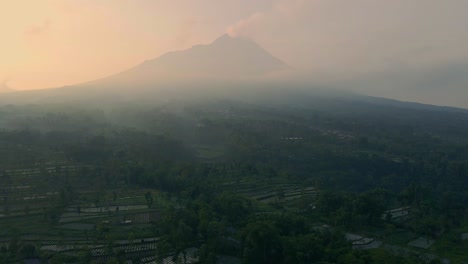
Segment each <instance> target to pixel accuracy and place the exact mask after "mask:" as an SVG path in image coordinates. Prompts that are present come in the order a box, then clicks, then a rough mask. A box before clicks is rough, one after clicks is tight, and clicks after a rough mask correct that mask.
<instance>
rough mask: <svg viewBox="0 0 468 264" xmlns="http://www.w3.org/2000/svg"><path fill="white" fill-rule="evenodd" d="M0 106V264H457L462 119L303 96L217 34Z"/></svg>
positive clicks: (380, 101) (299, 84) (284, 71)
mask: <svg viewBox="0 0 468 264" xmlns="http://www.w3.org/2000/svg"><path fill="white" fill-rule="evenodd" d="M1 100H2V101H1V102H2V105H1V106H0V128H1V131H0V194H1V197H2V199H1V200H0V201H1V207H0V224H1V226H2V230H0V244H1V245H0V246H1V249H0V262H2V263H3V262H4V263H15V262H18V261H22V260H25V259H36V260H40V261H43V262H46V261H48V263H126V262H127V261H131V262H132V263H163V261H165V262H164V263H168V262H170V261H172V262H176V263H196V262H199V263H219V262H221V263H222V261H233V262H234V263H239V262H240V263H425V262H427V263H437V262H438V261H442V260H444V261H447V260H450V261H453V262H454V263H462V261H463V260H466V249H467V243H466V232H468V230H467V220H466V208H467V205H468V196H467V194H466V190H465V189H466V188H465V187H466V186H467V184H468V182H467V180H468V178H467V177H466V176H467V174H468V156H467V153H468V138H467V135H468V110H465V109H459V108H450V107H438V106H431V105H423V104H417V103H408V102H406V103H405V102H398V101H394V100H389V99H384V98H375V97H369V96H365V95H360V94H355V93H350V92H341V91H339V90H334V89H331V88H328V87H312V86H311V85H310V84H309V83H308V82H307V78H305V77H303V76H299V75H296V74H295V73H293V71H292V70H291V69H290V68H289V67H288V66H287V65H286V64H285V63H283V62H281V61H280V60H278V59H276V58H275V57H274V56H272V55H270V54H269V53H267V52H266V51H265V50H264V49H262V48H261V47H259V46H258V45H257V44H255V43H254V42H252V41H250V40H246V39H238V38H233V37H230V36H227V35H226V36H222V37H220V38H219V39H217V40H216V41H214V42H213V43H212V44H209V45H205V46H195V47H193V48H191V49H189V50H185V51H180V52H173V53H169V54H166V55H164V56H162V57H160V58H157V59H154V60H150V61H146V62H145V63H143V64H141V65H139V66H137V67H135V68H132V69H130V70H128V71H125V72H122V73H119V74H116V75H114V76H110V77H107V78H104V79H100V80H97V81H94V82H90V83H85V84H80V85H76V86H70V87H63V88H56V89H50V90H43V91H29V92H17V93H11V94H8V95H5V96H2V99H1ZM3 227H4V228H3Z"/></svg>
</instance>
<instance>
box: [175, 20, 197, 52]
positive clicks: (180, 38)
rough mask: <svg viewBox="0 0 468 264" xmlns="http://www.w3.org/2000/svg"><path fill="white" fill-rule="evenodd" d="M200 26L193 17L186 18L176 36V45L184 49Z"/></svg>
mask: <svg viewBox="0 0 468 264" xmlns="http://www.w3.org/2000/svg"><path fill="white" fill-rule="evenodd" d="M198 24H199V21H198V20H197V19H195V18H193V17H190V18H186V19H185V20H183V21H182V23H181V25H180V26H179V30H178V32H177V35H176V43H177V45H178V46H180V47H184V46H186V45H187V44H188V43H190V41H191V39H192V37H193V33H194V30H195V28H196V26H197V25H198Z"/></svg>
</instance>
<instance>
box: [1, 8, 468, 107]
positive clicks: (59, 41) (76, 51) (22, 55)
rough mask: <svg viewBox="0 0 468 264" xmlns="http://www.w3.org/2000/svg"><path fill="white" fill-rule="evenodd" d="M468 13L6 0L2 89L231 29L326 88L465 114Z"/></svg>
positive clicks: (94, 72)
mask: <svg viewBox="0 0 468 264" xmlns="http://www.w3.org/2000/svg"><path fill="white" fill-rule="evenodd" d="M467 10H468V1H466V0H391V1H389V0H352V1H350V0H177V1H174V0H172V1H171V0H131V1H130V0H1V1H0V33H1V34H2V41H1V44H0V58H1V59H0V83H2V85H3V86H8V87H11V88H15V89H37V88H46V87H56V86H62V85H67V84H74V83H80V82H84V81H88V80H92V79H96V78H99V77H103V76H106V75H110V74H113V73H116V72H119V71H121V70H124V69H127V68H130V67H132V66H134V65H137V64H139V63H140V62H142V61H144V60H146V59H151V58H154V57H157V56H159V55H161V54H163V53H165V52H167V51H171V50H178V49H184V48H189V47H191V46H192V45H195V44H199V43H209V42H211V41H212V40H214V39H215V38H217V37H218V36H220V35H221V34H223V33H225V32H229V34H231V35H241V36H247V37H251V38H253V39H254V40H255V41H257V42H258V43H259V44H260V45H262V46H263V47H265V48H266V49H267V50H268V51H270V52H271V53H273V54H274V55H276V56H277V57H279V58H281V59H282V60H284V61H285V62H286V63H288V64H289V65H290V66H292V67H293V68H295V69H298V70H300V71H305V72H308V73H311V74H312V75H311V76H313V77H314V78H316V79H317V80H319V81H320V82H323V83H325V84H330V85H336V86H347V87H352V88H353V89H355V90H358V91H363V92H366V93H368V94H373V95H383V96H389V97H393V98H398V99H408V100H416V101H422V102H429V103H437V104H449V105H458V106H464V107H468V103H467V102H468V77H467V76H468V48H467V47H468V16H467V15H466V11H467ZM5 81H7V82H6V83H5Z"/></svg>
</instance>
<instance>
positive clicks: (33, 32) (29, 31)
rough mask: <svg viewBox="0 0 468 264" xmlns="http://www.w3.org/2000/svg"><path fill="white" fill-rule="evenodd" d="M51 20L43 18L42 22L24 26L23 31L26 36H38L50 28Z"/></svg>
mask: <svg viewBox="0 0 468 264" xmlns="http://www.w3.org/2000/svg"><path fill="white" fill-rule="evenodd" d="M50 26H51V22H50V20H49V19H46V20H44V22H43V23H42V24H37V25H31V26H30V27H28V28H26V29H25V31H24V33H25V34H26V35H27V36H40V35H44V34H46V33H47V32H48V31H49V30H50Z"/></svg>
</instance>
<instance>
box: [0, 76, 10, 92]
mask: <svg viewBox="0 0 468 264" xmlns="http://www.w3.org/2000/svg"><path fill="white" fill-rule="evenodd" d="M9 81H10V79H9V78H6V79H4V80H3V81H2V82H0V93H5V92H11V91H13V89H12V88H10V86H8V82H9Z"/></svg>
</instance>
